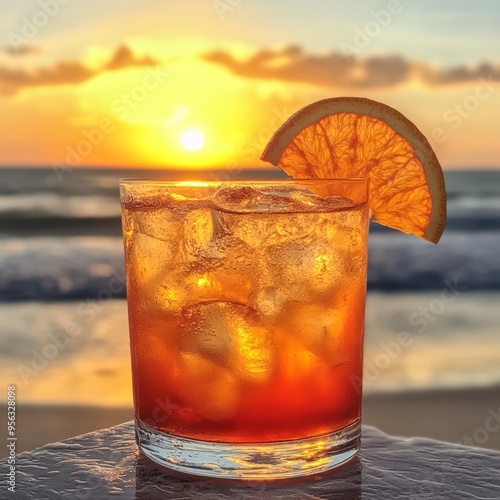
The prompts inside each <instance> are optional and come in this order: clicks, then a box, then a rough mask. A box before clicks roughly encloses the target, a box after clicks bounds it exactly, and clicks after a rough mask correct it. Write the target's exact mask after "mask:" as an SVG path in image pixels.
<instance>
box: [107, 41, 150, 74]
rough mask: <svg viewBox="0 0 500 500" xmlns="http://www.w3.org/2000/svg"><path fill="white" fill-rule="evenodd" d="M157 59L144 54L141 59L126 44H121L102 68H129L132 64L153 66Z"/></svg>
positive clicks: (111, 69) (110, 69)
mask: <svg viewBox="0 0 500 500" xmlns="http://www.w3.org/2000/svg"><path fill="white" fill-rule="evenodd" d="M155 64H158V61H156V60H155V59H153V58H152V57H149V56H146V57H143V58H142V59H137V58H136V57H135V56H134V53H133V52H132V51H131V50H130V49H129V48H128V47H127V46H126V45H121V46H120V47H118V48H117V49H116V51H115V53H114V54H113V57H112V58H111V60H110V61H109V62H108V64H106V66H105V67H104V69H107V70H109V71H113V70H116V69H123V68H130V67H132V66H154V65H155Z"/></svg>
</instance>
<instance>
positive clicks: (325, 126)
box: [261, 97, 446, 243]
mask: <svg viewBox="0 0 500 500" xmlns="http://www.w3.org/2000/svg"><path fill="white" fill-rule="evenodd" d="M261 158H262V160H264V161H268V162H270V163H272V164H273V165H277V166H279V167H281V168H282V169H283V170H285V172H287V173H288V174H290V175H291V176H292V177H294V178H298V179H303V178H314V177H319V178H336V179H338V178H353V177H354V178H355V177H361V178H369V179H370V209H371V218H372V220H374V221H377V222H379V223H380V224H383V225H385V226H389V227H392V228H394V229H398V230H400V231H402V232H404V233H410V234H415V235H417V236H420V237H421V238H424V239H426V240H428V241H432V242H433V243H437V242H438V241H439V239H440V237H441V234H442V232H443V230H444V226H445V223H446V192H445V188H444V178H443V171H442V169H441V166H440V164H439V161H438V159H437V157H436V155H435V153H434V151H433V150H432V147H431V146H430V144H429V142H428V141H427V139H426V138H425V137H424V135H423V134H422V133H421V132H420V131H419V130H418V129H417V127H416V126H415V125H414V124H413V123H412V122H411V121H410V120H408V119H407V118H406V117H405V116H403V115H402V114H401V113H399V111H396V110H395V109H393V108H391V107H389V106H387V105H385V104H382V103H380V102H376V101H372V100H370V99H365V98H359V97H339V98H332V99H325V100H322V101H318V102H315V103H313V104H310V105H309V106H306V107H305V108H302V109H301V110H300V111H298V112H297V113H295V114H294V115H293V116H291V117H290V118H289V119H288V120H287V121H286V122H285V123H284V124H283V125H282V126H281V127H280V128H279V129H278V130H277V131H276V133H275V134H274V136H273V137H272V138H271V140H270V141H269V143H268V144H267V146H266V149H265V150H264V153H263V154H262V157H261Z"/></svg>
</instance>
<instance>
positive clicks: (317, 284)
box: [264, 236, 345, 301]
mask: <svg viewBox="0 0 500 500" xmlns="http://www.w3.org/2000/svg"><path fill="white" fill-rule="evenodd" d="M264 260H265V262H266V267H267V271H268V272H269V273H270V275H271V276H272V281H273V283H275V284H276V286H279V288H280V289H281V290H282V291H283V292H284V293H285V294H286V295H287V296H288V298H289V299H290V300H300V301H303V300H312V299H315V298H318V297H325V296H329V295H331V294H333V293H334V291H335V287H336V286H337V285H338V284H339V283H340V282H341V280H342V275H343V272H344V267H345V264H344V261H345V259H344V256H343V254H342V253H341V252H339V251H336V249H335V247H334V246H332V245H331V244H330V243H329V242H328V241H327V240H325V239H321V238H317V237H315V236H307V237H305V238H298V239H294V240H292V241H286V242H285V243H280V244H277V245H270V246H268V247H267V248H266V249H265V251H264Z"/></svg>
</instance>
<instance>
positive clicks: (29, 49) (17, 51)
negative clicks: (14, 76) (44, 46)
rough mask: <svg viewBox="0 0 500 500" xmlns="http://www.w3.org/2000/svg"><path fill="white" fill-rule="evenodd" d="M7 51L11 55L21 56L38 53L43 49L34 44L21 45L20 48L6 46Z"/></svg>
mask: <svg viewBox="0 0 500 500" xmlns="http://www.w3.org/2000/svg"><path fill="white" fill-rule="evenodd" d="M5 52H6V53H7V54H9V55H10V56H14V57H20V56H27V55H29V54H38V53H39V52H41V51H40V49H39V48H38V47H34V46H33V45H22V46H21V47H18V48H14V47H11V46H9V47H6V48H5Z"/></svg>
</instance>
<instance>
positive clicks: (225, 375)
mask: <svg viewBox="0 0 500 500" xmlns="http://www.w3.org/2000/svg"><path fill="white" fill-rule="evenodd" d="M180 380H181V381H182V383H181V384H180V387H179V388H178V396H179V398H180V400H181V401H182V403H183V404H185V405H186V406H187V407H189V408H191V409H192V410H193V411H194V412H195V413H197V414H198V415H199V416H200V417H202V418H206V419H208V420H211V421H212V422H221V421H224V420H227V419H230V418H232V417H233V416H234V415H235V413H236V412H237V410H238V403H239V399H240V391H239V382H238V380H237V379H236V377H234V375H232V374H231V373H230V372H229V371H228V370H226V369H225V368H223V367H221V366H220V365H217V364H215V363H213V362H212V361H210V360H209V359H207V358H205V357H203V356H201V355H199V354H196V353H192V352H183V353H181V357H180Z"/></svg>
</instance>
